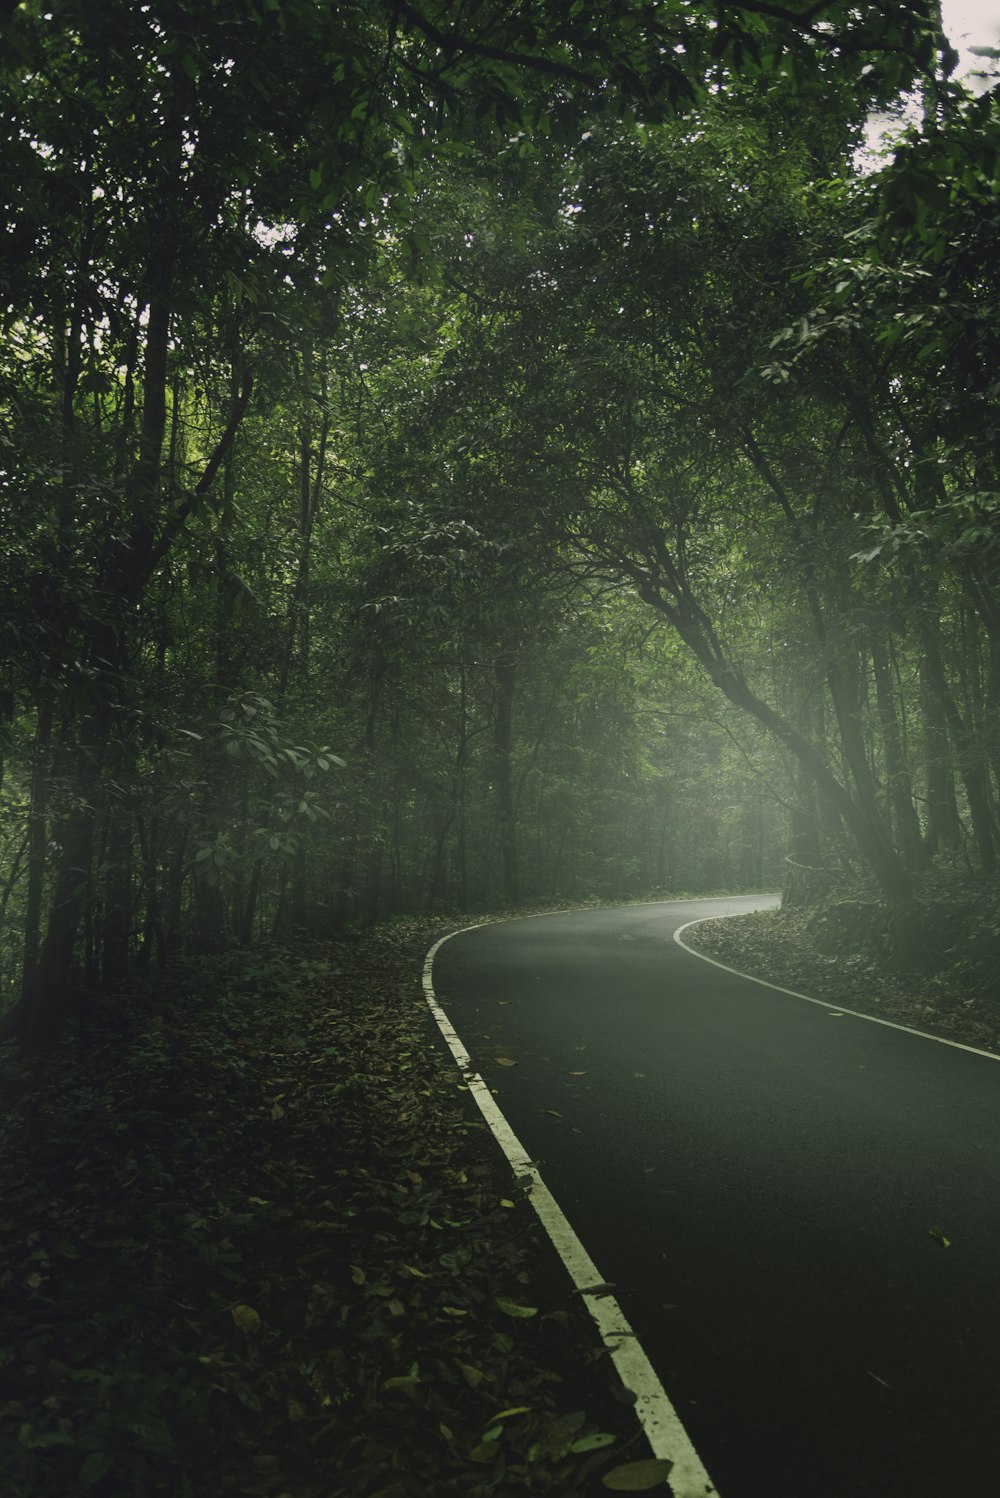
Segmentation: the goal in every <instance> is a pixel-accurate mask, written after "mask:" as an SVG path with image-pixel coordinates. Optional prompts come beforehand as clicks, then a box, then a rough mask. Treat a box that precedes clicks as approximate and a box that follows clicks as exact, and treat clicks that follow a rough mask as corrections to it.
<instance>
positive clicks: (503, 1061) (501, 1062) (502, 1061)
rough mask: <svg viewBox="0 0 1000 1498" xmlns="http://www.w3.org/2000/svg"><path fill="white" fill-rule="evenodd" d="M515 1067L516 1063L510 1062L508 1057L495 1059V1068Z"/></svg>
mask: <svg viewBox="0 0 1000 1498" xmlns="http://www.w3.org/2000/svg"><path fill="white" fill-rule="evenodd" d="M516 1065H517V1062H516V1061H512V1060H511V1059H510V1057H509V1056H498V1057H497V1066H516Z"/></svg>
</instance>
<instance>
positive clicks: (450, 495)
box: [0, 0, 1000, 1036]
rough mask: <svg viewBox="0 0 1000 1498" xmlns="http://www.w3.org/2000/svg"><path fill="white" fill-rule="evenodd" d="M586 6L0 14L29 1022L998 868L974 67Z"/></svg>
mask: <svg viewBox="0 0 1000 1498" xmlns="http://www.w3.org/2000/svg"><path fill="white" fill-rule="evenodd" d="M618 9H619V8H615V9H614V14H612V9H611V8H607V7H603V8H602V7H588V6H583V5H577V4H564V5H558V4H557V5H553V6H546V7H542V8H541V13H540V16H539V18H538V19H537V21H536V20H533V21H531V22H530V23H529V22H528V21H526V20H525V19H524V18H521V19H520V20H519V19H518V18H517V17H516V16H512V15H508V14H507V11H506V9H505V8H504V7H503V6H496V5H490V4H482V5H478V6H473V7H471V8H468V7H452V6H449V5H442V6H430V7H428V8H425V9H423V10H421V9H419V8H413V7H410V6H409V5H404V4H386V5H385V6H381V5H372V6H360V7H358V6H337V7H329V6H326V5H323V4H315V3H310V0H301V3H286V0H266V3H261V4H259V5H258V4H254V3H250V0H240V3H237V0H233V3H231V4H228V3H227V4H221V3H220V4H213V5H211V6H204V5H196V4H193V3H192V4H190V5H184V4H179V3H177V4H174V3H171V4H163V5H149V6H144V7H120V6H107V5H100V6H98V5H96V4H89V3H85V0H76V3H72V4H67V5H65V6H61V7H58V8H57V9H56V10H55V11H52V12H50V11H48V10H46V9H44V7H41V6H38V5H35V4H33V3H28V4H23V5H20V6H17V7H14V9H13V12H12V15H11V16H10V17H9V18H8V21H7V25H6V32H5V39H6V43H7V45H6V48H5V62H4V77H3V83H4V89H3V130H4V139H5V147H6V148H5V151H4V166H3V169H2V170H3V189H4V191H3V198H4V207H5V214H6V223H5V234H4V239H5V263H4V269H3V299H4V340H3V352H2V360H3V364H2V371H0V377H2V385H0V413H2V423H3V427H2V433H3V485H4V502H3V512H2V524H3V528H4V543H3V564H2V565H3V569H4V579H3V598H4V603H3V613H2V628H3V638H4V650H3V662H4V683H3V692H2V705H3V718H4V724H3V746H2V747H3V761H2V763H3V782H2V795H3V800H2V803H0V808H2V810H0V837H2V870H3V875H2V891H0V919H2V923H3V924H2V928H0V943H2V946H0V951H2V968H0V974H2V984H3V993H4V997H5V1000H6V1002H7V1004H8V1005H10V1006H13V1009H12V1012H13V1016H14V1017H13V1019H11V1020H9V1021H8V1029H11V1030H16V1031H17V1032H18V1033H21V1034H22V1035H24V1034H28V1033H29V1032H30V1033H33V1034H36V1035H37V1036H41V1035H43V1034H44V1033H45V1031H46V1030H47V1029H48V1028H49V1027H50V1026H52V1025H56V1026H58V1023H59V1017H60V1015H62V1014H63V1013H64V1012H65V1010H66V1008H67V1007H68V1006H69V1007H71V1006H72V1003H73V998H72V996H73V995H74V994H76V993H79V992H81V991H86V990H90V989H94V988H99V989H104V990H114V989H115V988H116V987H119V986H120V985H121V984H122V983H123V982H124V981H126V980H127V979H128V978H129V976H130V975H135V974H138V975H141V976H145V975H148V974H149V973H150V972H155V971H157V970H159V969H162V968H163V967H164V966H165V964H166V963H167V962H168V961H169V959H170V956H171V954H172V953H175V952H177V951H197V950H201V951H207V950H212V949H215V948H218V947H219V946H220V945H221V944H224V943H228V942H239V943H250V942H252V941H254V940H255V939H258V938H260V937H262V936H271V935H274V934H276V933H285V932H288V931H291V930H296V929H304V930H307V931H310V932H313V933H331V932H336V931H339V930H342V929H344V928H345V927H348V926H353V925H357V924H359V923H360V924H362V925H363V924H370V923H371V922H373V921H375V920H378V919H383V918H385V917H387V916H392V915H397V914H401V913H406V912H419V911H467V910H483V909H488V908H492V907H496V906H500V905H506V906H511V905H517V904H518V903H520V902H525V901H527V902H531V901H535V902H537V901H553V900H556V901H558V900H563V901H565V900H570V901H572V900H576V899H580V898H588V897H599V898H601V899H615V898H620V897H629V896H634V895H637V894H641V893H645V892H649V891H657V890H659V891H676V890H714V889H719V890H724V889H737V890H739V889H754V888H784V890H785V892H786V898H787V899H788V900H790V901H807V902H808V901H814V900H815V899H817V898H819V897H820V896H822V895H823V894H824V893H826V892H827V891H828V890H829V889H830V888H831V887H833V886H834V885H836V884H837V883H838V881H846V882H848V883H850V882H854V883H856V884H858V885H859V886H864V887H865V888H867V889H868V890H869V891H870V892H871V894H872V897H873V898H875V899H877V900H879V901H883V902H886V903H887V904H889V905H898V904H901V903H905V902H907V901H909V900H911V899H912V898H913V897H914V895H915V893H916V892H917V891H918V890H919V889H920V887H921V884H922V882H923V881H925V879H926V878H927V876H928V875H929V874H930V873H931V872H932V871H934V872H936V873H937V874H938V876H939V877H944V876H946V875H948V876H954V877H955V878H958V877H961V878H966V879H967V878H968V877H969V876H971V875H976V876H980V877H983V878H989V877H990V876H993V875H994V874H995V872H996V867H997V846H998V838H1000V825H998V789H1000V755H998V740H997V719H996V715H997V712H998V710H1000V709H998V703H1000V637H998V631H1000V614H998V604H997V596H996V578H997V565H998V558H997V551H996V526H995V517H996V506H997V480H996V473H995V465H996V426H995V418H994V412H995V398H996V387H995V374H994V371H995V366H996V348H995V344H994V339H995V337H996V332H995V329H996V317H995V306H996V303H995V278H994V276H993V273H992V271H993V266H994V263H995V248H996V240H995V233H996V190H995V180H996V172H997V143H998V137H997V104H996V97H995V93H994V91H992V90H991V89H985V90H980V91H979V92H970V91H968V90H967V89H966V88H965V87H963V85H962V84H961V83H958V82H956V81H954V80H953V79H952V78H951V77H950V71H951V69H952V67H953V64H954V60H955V53H954V51H953V49H952V48H951V47H950V44H949V43H948V42H947V40H946V39H945V37H944V35H943V34H942V33H941V32H940V28H939V25H938V23H936V22H935V19H934V14H933V7H931V9H930V10H929V11H928V13H927V15H924V14H923V13H922V12H921V9H920V7H919V6H917V7H914V6H912V5H902V6H897V7H895V8H893V7H889V8H886V7H878V8H874V7H872V8H870V9H869V10H867V11H866V10H864V8H862V9H861V10H858V11H857V12H856V11H855V9H854V8H852V7H839V6H837V5H819V6H817V5H812V6H808V7H804V8H802V9H801V10H798V9H797V8H796V7H794V6H793V7H792V8H791V9H790V10H784V9H782V8H781V7H778V8H775V7H770V6H764V5H752V4H751V5H743V6H736V7H733V8H732V10H731V11H727V12H726V14H725V16H724V18H723V19H722V20H721V21H720V20H719V19H717V18H716V16H715V12H714V10H713V9H712V7H709V6H705V7H702V6H700V5H698V4H692V5H680V4H678V5H673V4H665V5H659V6H654V7H652V9H650V8H649V7H636V8H634V9H632V8H630V7H625V8H624V10H623V11H622V13H621V14H619V13H618ZM772 11H774V14H773V15H772ZM935 26H937V27H938V29H937V30H936V29H935ZM907 109H909V111H910V115H909V116H907V113H906V111H907ZM875 110H882V111H887V112H888V113H889V114H890V115H891V114H892V112H893V111H895V113H896V115H897V116H898V117H899V118H898V120H897V127H898V128H897V131H896V147H895V149H894V150H893V149H889V148H887V149H885V150H884V151H883V153H882V155H881V157H880V158H878V159H877V160H869V161H868V163H867V165H865V164H864V159H863V158H864V155H865V151H864V147H865V130H866V123H867V121H868V120H869V118H870V116H871V114H872V112H873V111H875ZM914 111H915V113H914ZM907 118H910V120H911V122H910V123H909V124H908V125H907V124H906V119H907Z"/></svg>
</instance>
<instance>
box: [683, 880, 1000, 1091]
mask: <svg viewBox="0 0 1000 1498" xmlns="http://www.w3.org/2000/svg"><path fill="white" fill-rule="evenodd" d="M743 913H744V912H743V911H739V910H733V911H728V912H726V914H724V915H703V916H699V917H698V919H697V920H696V921H686V922H685V924H684V925H683V926H678V927H677V930H676V931H675V932H674V941H675V942H676V943H677V945H678V946H679V947H683V948H684V950H685V952H690V953H691V956H692V957H697V958H698V959H699V961H701V962H710V963H711V964H712V966H713V967H721V969H722V971H723V972H724V973H733V974H734V975H735V976H736V977H737V978H745V979H746V980H747V982H748V983H759V984H760V985H761V987H762V988H773V989H774V991H775V993H787V994H788V995H789V996H790V997H791V998H793V999H803V1000H805V1002H806V1003H807V1004H817V1005H818V1006H819V1007H820V1008H821V1009H832V1010H833V1011H834V1012H835V1013H836V1014H849V1015H850V1016H851V1018H852V1019H866V1020H868V1021H870V1023H871V1024H873V1025H885V1026H886V1028H887V1029H889V1030H902V1031H903V1033H904V1035H919V1037H920V1039H921V1040H935V1041H937V1043H938V1045H950V1046H951V1048H952V1050H955V1051H971V1053H972V1054H973V1056H985V1057H986V1059H987V1061H1000V1056H998V1055H996V1054H995V1053H994V1052H993V1051H984V1050H981V1049H980V1048H979V1046H976V1045H963V1044H962V1042H961V1041H960V1040H946V1039H945V1037H944V1036H943V1035H931V1034H929V1033H928V1031H926V1030H915V1029H914V1028H913V1026H912V1025H900V1024H898V1023H897V1022H896V1020H892V1019H880V1017H879V1016H878V1015H877V1014H862V1012H861V1010H860V1009H847V1008H846V1007H845V1006H844V1005H843V1004H831V1003H830V1002H829V1001H828V1000H827V999H814V998H813V997H812V995H811V994H807V993H799V991H798V989H796V988H782V986H781V984H780V983H770V982H768V980H767V979H766V978H755V977H754V975H753V973H743V972H741V971H740V969H739V968H738V967H730V966H729V965H728V963H725V962H719V960H718V958H716V957H706V956H705V953H704V952H699V951H698V950H697V948H696V947H689V946H688V944H687V942H686V941H682V940H681V933H682V932H684V931H690V929H691V927H692V926H700V925H702V924H703V923H704V922H705V921H724V920H729V919H731V918H732V916H735V915H742V914H743Z"/></svg>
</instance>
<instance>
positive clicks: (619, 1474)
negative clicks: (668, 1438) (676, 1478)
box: [601, 1458, 674, 1493]
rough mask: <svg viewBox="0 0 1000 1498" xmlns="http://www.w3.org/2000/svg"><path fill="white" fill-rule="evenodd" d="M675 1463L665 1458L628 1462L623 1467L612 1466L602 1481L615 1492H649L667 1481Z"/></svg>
mask: <svg viewBox="0 0 1000 1498" xmlns="http://www.w3.org/2000/svg"><path fill="white" fill-rule="evenodd" d="M673 1465H674V1464H673V1462H668V1461H667V1460H666V1459H665V1458H664V1459H659V1460H657V1459H653V1460H650V1461H646V1462H626V1463H625V1465H624V1466H623V1467H612V1469H611V1471H610V1472H605V1474H604V1476H603V1477H602V1478H601V1481H602V1482H603V1484H604V1486H605V1487H606V1488H610V1489H611V1491H612V1492H613V1493H648V1492H649V1490H650V1489H651V1488H658V1487H661V1486H662V1485H663V1484H664V1483H665V1482H666V1480H667V1478H668V1476H669V1475H670V1472H671V1471H672V1469H673Z"/></svg>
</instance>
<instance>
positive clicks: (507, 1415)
mask: <svg viewBox="0 0 1000 1498" xmlns="http://www.w3.org/2000/svg"><path fill="white" fill-rule="evenodd" d="M531 1314H532V1315H534V1314H535V1313H534V1311H532V1313H531ZM530 1414H531V1405H530V1404H512V1405H511V1407H510V1409H509V1410H500V1411H499V1413H498V1414H496V1415H491V1416H490V1418H489V1419H488V1420H487V1422H486V1424H487V1425H496V1424H498V1422H499V1421H501V1420H510V1419H512V1418H513V1417H514V1415H530Z"/></svg>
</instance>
